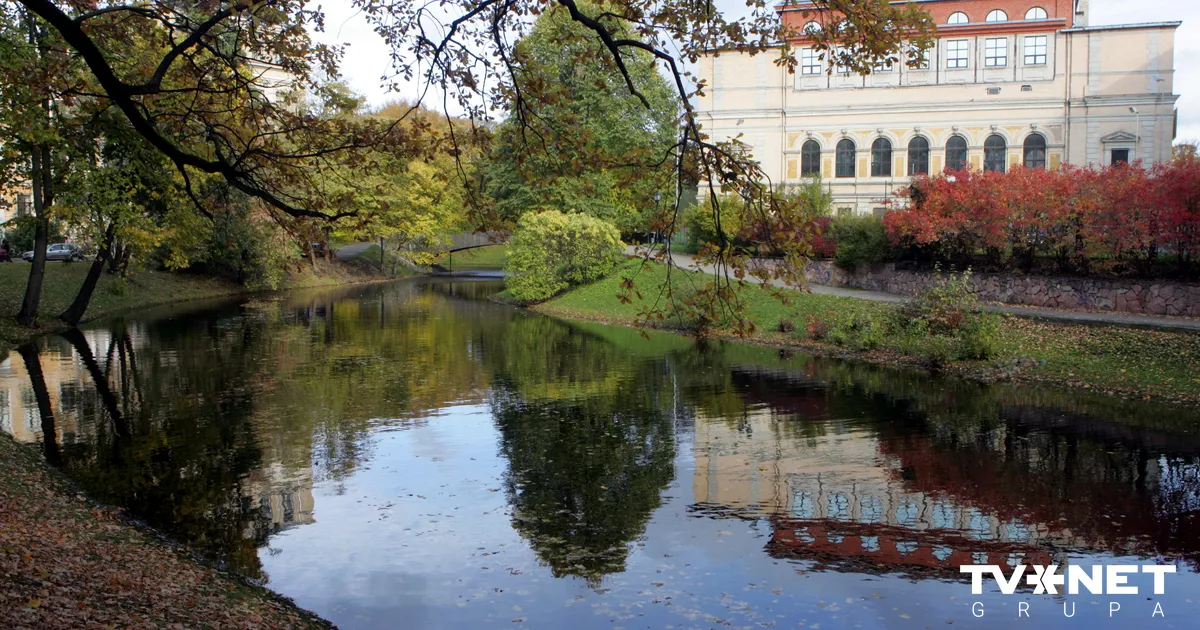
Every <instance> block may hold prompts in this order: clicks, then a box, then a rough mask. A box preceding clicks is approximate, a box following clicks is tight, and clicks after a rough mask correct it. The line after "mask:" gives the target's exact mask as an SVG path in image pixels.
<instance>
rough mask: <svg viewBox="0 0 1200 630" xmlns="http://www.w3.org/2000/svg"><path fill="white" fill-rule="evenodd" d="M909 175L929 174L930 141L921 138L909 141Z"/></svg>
mask: <svg viewBox="0 0 1200 630" xmlns="http://www.w3.org/2000/svg"><path fill="white" fill-rule="evenodd" d="M908 174H909V175H928V174H929V141H928V140H926V139H925V138H922V137H921V136H917V137H916V138H913V139H912V140H909V141H908Z"/></svg>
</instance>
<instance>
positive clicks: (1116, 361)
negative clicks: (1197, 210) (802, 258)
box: [536, 262, 1200, 406]
mask: <svg viewBox="0 0 1200 630" xmlns="http://www.w3.org/2000/svg"><path fill="white" fill-rule="evenodd" d="M634 269H638V263H637V262H630V263H629V264H628V265H627V266H626V267H625V269H624V270H623V271H622V272H621V273H618V274H614V275H613V276H611V277H609V278H606V279H604V280H601V281H599V282H596V283H594V284H591V285H587V286H583V287H579V288H577V289H574V290H572V291H569V292H567V293H566V294H564V295H561V296H559V297H557V298H555V299H553V300H550V301H549V302H546V303H544V304H542V305H539V306H538V307H536V308H537V310H539V311H541V312H543V313H547V314H550V315H557V316H561V317H568V318H579V319H591V320H597V321H605V322H610V323H617V324H629V323H633V322H634V320H635V319H636V318H637V316H638V313H639V312H640V311H641V310H642V309H643V308H645V307H646V306H648V305H649V304H650V302H651V301H652V300H653V297H654V296H655V295H657V292H658V287H660V286H661V285H662V284H663V282H664V281H665V279H666V273H665V270H664V267H663V266H662V265H659V264H650V265H647V266H646V267H642V268H640V271H639V272H638V275H637V276H636V278H635V279H636V284H637V287H638V290H639V291H640V293H641V294H642V296H643V297H644V298H646V299H645V300H644V301H639V300H634V301H633V302H632V303H629V304H621V303H620V302H618V301H617V298H616V296H617V294H618V293H619V292H620V283H621V279H622V277H623V276H627V275H629V274H630V273H631V272H632V271H633V270H634ZM674 273H681V274H682V272H678V271H676V272H674ZM701 277H703V276H698V275H693V278H701ZM740 296H741V299H742V300H744V302H745V305H746V314H747V316H748V317H749V319H750V320H751V321H752V322H753V323H754V324H755V326H756V327H757V330H756V332H755V333H754V335H753V338H752V339H751V340H753V341H760V342H765V343H772V344H781V345H790V346H797V347H799V348H802V349H804V350H805V351H809V352H813V353H817V354H825V355H836V356H854V357H857V358H862V359H866V360H870V361H873V362H878V363H903V364H912V363H913V361H912V360H911V359H910V358H907V357H903V356H899V355H898V354H897V353H896V352H890V351H887V350H881V351H873V352H864V353H855V352H853V351H851V350H850V349H848V348H846V347H844V346H834V345H832V344H829V343H823V342H818V341H813V340H811V339H808V338H807V335H806V332H805V330H804V327H805V322H806V321H807V318H808V317H809V316H814V317H817V318H819V319H820V320H821V321H823V322H826V323H828V324H830V325H836V324H837V323H838V322H840V321H844V320H849V319H854V318H855V317H885V316H887V315H888V313H889V312H890V311H891V310H892V309H894V308H896V307H895V306H892V305H890V304H885V303H880V302H869V301H866V300H856V299H852V298H845V297H839V296H832V295H815V294H810V293H800V292H798V291H791V292H789V293H788V297H789V300H788V303H786V304H785V303H783V302H781V301H779V300H778V299H777V298H775V297H773V296H772V295H770V292H769V291H768V290H765V289H763V288H761V287H758V286H747V287H746V288H744V289H743V290H742V291H741V293H740ZM784 319H786V320H789V321H791V322H792V323H793V324H794V325H795V328H796V330H795V331H794V332H793V333H790V334H781V333H778V332H776V330H777V329H778V326H779V322H780V320H784ZM999 345H1000V353H999V356H998V357H996V358H995V359H992V360H989V361H961V362H958V363H955V364H952V365H951V366H949V368H948V371H949V372H951V373H957V374H960V375H963V376H968V377H972V378H977V379H981V380H987V381H994V380H1013V381H1032V382H1044V383H1052V384H1057V385H1062V386H1068V387H1073V388H1079V389H1087V390H1091V391H1098V392H1104V393H1109V394H1114V395H1119V396H1123V397H1128V398H1137V399H1147V400H1159V401H1163V402H1170V403H1175V404H1183V405H1188V406H1200V334H1196V333H1188V332H1171V331H1158V330H1142V329H1136V328H1124V327H1119V326H1091V325H1077V324H1064V323H1053V322H1046V321H1041V320H1032V319H1023V318H1018V317H1011V316H1005V317H1004V321H1003V325H1002V328H1001V336H1000V344H999Z"/></svg>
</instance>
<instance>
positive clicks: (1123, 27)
mask: <svg viewBox="0 0 1200 630" xmlns="http://www.w3.org/2000/svg"><path fill="white" fill-rule="evenodd" d="M1181 24H1183V22H1181V21H1175V22H1141V23H1137V24H1106V25H1103V26H1078V27H1075V28H1066V29H1063V32H1064V33H1090V32H1092V31H1132V30H1138V29H1155V28H1171V29H1174V28H1179V26H1180V25H1181Z"/></svg>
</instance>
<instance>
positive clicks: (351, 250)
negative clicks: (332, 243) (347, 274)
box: [334, 243, 375, 260]
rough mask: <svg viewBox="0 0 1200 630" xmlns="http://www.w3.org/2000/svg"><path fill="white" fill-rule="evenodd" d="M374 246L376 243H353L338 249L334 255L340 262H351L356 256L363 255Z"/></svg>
mask: <svg viewBox="0 0 1200 630" xmlns="http://www.w3.org/2000/svg"><path fill="white" fill-rule="evenodd" d="M374 244H375V243H353V244H350V245H345V246H343V247H339V248H337V249H336V250H334V254H336V255H337V257H338V259H339V260H349V259H351V258H354V257H355V256H360V255H362V253H363V252H365V251H367V249H369V248H370V247H371V246H372V245H374Z"/></svg>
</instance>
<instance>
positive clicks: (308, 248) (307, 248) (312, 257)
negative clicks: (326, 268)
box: [304, 240, 317, 273]
mask: <svg viewBox="0 0 1200 630" xmlns="http://www.w3.org/2000/svg"><path fill="white" fill-rule="evenodd" d="M304 252H305V253H306V254H308V262H309V264H310V265H312V270H313V273H316V272H317V252H316V251H314V250H313V246H312V241H309V240H306V241H305V242H304Z"/></svg>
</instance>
